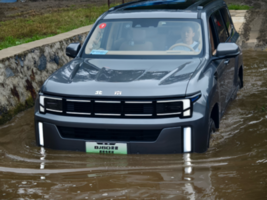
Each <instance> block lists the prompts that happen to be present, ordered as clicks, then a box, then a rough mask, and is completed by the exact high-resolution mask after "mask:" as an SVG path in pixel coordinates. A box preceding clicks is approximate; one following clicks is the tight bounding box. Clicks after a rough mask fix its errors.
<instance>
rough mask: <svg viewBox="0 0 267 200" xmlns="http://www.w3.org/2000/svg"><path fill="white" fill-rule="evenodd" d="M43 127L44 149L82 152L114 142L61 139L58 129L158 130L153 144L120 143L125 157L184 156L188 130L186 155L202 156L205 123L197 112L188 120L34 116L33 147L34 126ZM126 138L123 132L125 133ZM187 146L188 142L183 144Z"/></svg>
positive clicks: (37, 133)
mask: <svg viewBox="0 0 267 200" xmlns="http://www.w3.org/2000/svg"><path fill="white" fill-rule="evenodd" d="M39 122H41V123H42V124H43V134H42V136H41V137H43V138H42V140H43V145H42V146H44V147H48V148H52V149H59V150H74V151H83V152H85V151H86V142H115V143H122V142H121V141H120V142H117V141H96V140H85V139H70V138H63V137H62V136H61V134H60V132H59V129H58V127H59V126H60V127H70V128H71V127H75V128H90V129H121V130H140V129H142V130H151V129H158V130H161V131H160V133H159V136H158V137H157V139H156V140H155V141H149V142H144V141H123V143H127V152H128V154H172V153H184V152H185V151H184V148H185V138H184V130H185V129H184V128H186V127H190V129H191V136H190V141H189V143H190V146H191V148H190V149H191V151H190V152H199V153H201V152H205V151H206V150H207V141H208V120H207V118H205V117H204V116H203V115H201V114H200V113H198V112H195V113H194V114H193V117H192V118H187V119H180V118H178V117H176V118H164V119H114V118H88V117H70V116H60V115H54V114H50V113H46V114H41V113H39V111H36V112H35V129H36V131H35V133H36V134H35V135H36V143H37V145H39V146H40V130H39V127H38V123H39ZM125 134H127V132H125ZM187 143H188V141H187Z"/></svg>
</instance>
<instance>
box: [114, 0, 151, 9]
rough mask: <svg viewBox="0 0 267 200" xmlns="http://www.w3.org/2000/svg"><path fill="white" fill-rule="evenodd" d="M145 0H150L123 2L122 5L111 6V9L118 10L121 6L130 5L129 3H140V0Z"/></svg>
mask: <svg viewBox="0 0 267 200" xmlns="http://www.w3.org/2000/svg"><path fill="white" fill-rule="evenodd" d="M143 1H148V0H138V1H131V2H128V3H124V4H121V5H118V6H114V7H112V8H110V9H109V11H114V10H117V9H119V8H123V7H124V6H128V5H131V4H135V3H139V2H143Z"/></svg>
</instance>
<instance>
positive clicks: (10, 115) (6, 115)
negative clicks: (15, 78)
mask: <svg viewBox="0 0 267 200" xmlns="http://www.w3.org/2000/svg"><path fill="white" fill-rule="evenodd" d="M33 106H34V99H33V98H32V97H29V98H28V99H27V100H26V101H25V104H22V103H20V104H18V105H17V106H16V107H15V108H14V109H11V110H9V111H8V112H7V113H4V114H3V115H2V116H0V125H3V124H4V123H6V122H7V121H10V120H11V119H12V118H13V117H14V116H15V115H16V114H18V113H20V112H22V111H24V110H26V109H28V108H31V107H33Z"/></svg>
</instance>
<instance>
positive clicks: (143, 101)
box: [125, 101, 153, 104]
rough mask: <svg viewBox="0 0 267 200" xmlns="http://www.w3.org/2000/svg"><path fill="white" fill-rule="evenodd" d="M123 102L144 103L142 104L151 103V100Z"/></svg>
mask: <svg viewBox="0 0 267 200" xmlns="http://www.w3.org/2000/svg"><path fill="white" fill-rule="evenodd" d="M125 103H131V104H135V103H136V104H138V103H144V104H150V103H153V102H152V101H125Z"/></svg>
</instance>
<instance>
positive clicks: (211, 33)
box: [209, 18, 217, 56]
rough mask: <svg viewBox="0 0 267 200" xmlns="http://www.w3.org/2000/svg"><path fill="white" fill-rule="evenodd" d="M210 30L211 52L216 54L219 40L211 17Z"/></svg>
mask: <svg viewBox="0 0 267 200" xmlns="http://www.w3.org/2000/svg"><path fill="white" fill-rule="evenodd" d="M209 32H210V44H211V54H212V55H213V56H214V55H215V54H216V48H217V42H216V40H215V37H214V28H213V24H212V19H211V18H210V19H209Z"/></svg>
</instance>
